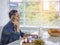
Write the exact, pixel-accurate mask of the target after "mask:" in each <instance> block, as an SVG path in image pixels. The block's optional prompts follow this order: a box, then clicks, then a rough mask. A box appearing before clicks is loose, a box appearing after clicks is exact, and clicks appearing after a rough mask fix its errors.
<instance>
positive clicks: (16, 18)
mask: <svg viewBox="0 0 60 45" xmlns="http://www.w3.org/2000/svg"><path fill="white" fill-rule="evenodd" d="M14 18H15V20H17V21H19V14H18V12H16V13H15V16H14Z"/></svg>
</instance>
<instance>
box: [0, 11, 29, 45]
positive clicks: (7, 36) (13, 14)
mask: <svg viewBox="0 0 60 45" xmlns="http://www.w3.org/2000/svg"><path fill="white" fill-rule="evenodd" d="M9 18H10V21H9V22H8V23H7V24H6V25H5V26H4V27H3V30H2V37H1V45H6V44H8V43H11V42H13V41H15V40H18V39H19V37H20V36H21V37H25V36H27V35H29V34H25V33H23V32H21V30H20V26H19V14H18V11H17V10H11V11H10V12H9Z"/></svg>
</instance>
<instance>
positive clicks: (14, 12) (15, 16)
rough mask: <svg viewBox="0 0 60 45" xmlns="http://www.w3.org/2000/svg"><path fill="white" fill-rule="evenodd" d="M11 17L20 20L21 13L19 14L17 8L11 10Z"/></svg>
mask: <svg viewBox="0 0 60 45" xmlns="http://www.w3.org/2000/svg"><path fill="white" fill-rule="evenodd" d="M9 18H10V19H13V18H14V19H15V20H17V21H19V14H18V11H17V10H11V11H10V12H9Z"/></svg>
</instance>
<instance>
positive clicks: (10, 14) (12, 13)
mask: <svg viewBox="0 0 60 45" xmlns="http://www.w3.org/2000/svg"><path fill="white" fill-rule="evenodd" d="M16 12H18V11H17V10H11V11H10V12H9V18H11V16H12V15H15V13H16Z"/></svg>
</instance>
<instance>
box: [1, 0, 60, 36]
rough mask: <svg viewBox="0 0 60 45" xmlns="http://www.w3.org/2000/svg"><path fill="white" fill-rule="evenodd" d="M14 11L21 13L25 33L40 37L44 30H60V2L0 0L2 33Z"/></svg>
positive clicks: (47, 0) (21, 24)
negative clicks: (9, 14)
mask: <svg viewBox="0 0 60 45" xmlns="http://www.w3.org/2000/svg"><path fill="white" fill-rule="evenodd" d="M12 9H16V10H18V11H19V15H20V27H21V30H22V31H23V32H25V33H31V34H37V35H40V33H41V30H42V29H43V30H45V29H48V28H58V29H59V28H60V0H0V32H1V30H2V28H3V26H4V25H5V24H6V23H7V22H8V21H9V17H8V12H9V11H10V10H12Z"/></svg>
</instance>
